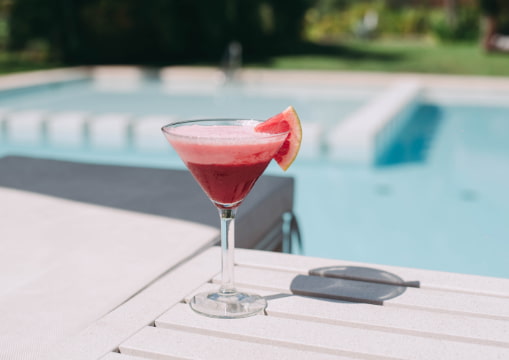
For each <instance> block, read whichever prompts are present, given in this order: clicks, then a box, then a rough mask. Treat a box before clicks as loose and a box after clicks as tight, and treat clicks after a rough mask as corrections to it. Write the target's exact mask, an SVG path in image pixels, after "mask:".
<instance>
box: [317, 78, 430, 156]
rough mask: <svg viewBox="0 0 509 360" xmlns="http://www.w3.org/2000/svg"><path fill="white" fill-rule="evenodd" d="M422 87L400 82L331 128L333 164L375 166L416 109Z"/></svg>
mask: <svg viewBox="0 0 509 360" xmlns="http://www.w3.org/2000/svg"><path fill="white" fill-rule="evenodd" d="M421 91H422V86H421V85H420V83H419V82H418V81H415V80H401V81H399V82H397V83H395V84H393V85H392V86H390V87H389V88H388V89H387V90H385V91H384V92H382V93H381V94H380V95H378V96H376V97H375V98H374V99H372V100H371V101H370V102H368V104H366V105H365V106H363V107H361V108H360V109H359V110H358V111H356V112H354V113H353V114H352V115H350V116H349V117H347V118H346V119H344V120H343V121H342V122H341V123H339V124H338V125H336V126H335V127H334V128H332V130H331V132H330V134H329V135H328V137H327V139H326V141H327V145H328V149H329V155H330V158H331V159H332V160H335V161H337V162H340V163H348V164H358V165H372V164H374V163H375V161H376V160H377V158H378V157H379V156H380V154H382V153H384V151H385V150H386V149H387V147H388V146H389V145H390V144H391V142H392V141H393V140H394V137H395V136H396V135H397V133H398V132H399V130H400V129H401V128H402V127H403V126H404V124H405V121H406V119H408V114H409V113H410V112H411V111H413V110H414V109H415V106H416V103H417V100H418V99H419V97H420V94H421Z"/></svg>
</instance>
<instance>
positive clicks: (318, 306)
mask: <svg viewBox="0 0 509 360" xmlns="http://www.w3.org/2000/svg"><path fill="white" fill-rule="evenodd" d="M216 289H217V285H215V284H206V285H204V286H202V287H201V288H200V289H198V290H197V291H196V292H208V291H212V290H216ZM239 290H242V291H246V292H251V293H257V294H259V295H261V296H264V297H265V298H266V299H267V302H268V306H267V310H266V313H267V314H268V315H269V316H276V317H284V318H291V319H300V320H306V321H314V322H321V323H328V324H334V325H346V326H352V327H357V328H365V329H374V330H381V331H386V332H394V333H401V334H408V335H415V336H422V337H428V338H435V339H444V340H454V341H462V342H467V343H477V344H484V345H492V346H501V347H506V348H509V320H506V321H503V320H493V319H484V318H479V317H475V316H465V315H458V314H448V313H442V312H436V311H428V310H420V309H409V308H396V307H386V306H374V305H370V304H362V303H356V304H352V303H349V302H344V301H332V300H324V299H319V298H311V297H305V296H297V295H290V294H281V293H278V292H274V291H264V290H259V289H246V288H239ZM191 296H192V294H190V295H189V296H188V297H186V300H187V301H188V300H189V298H190V297H191ZM352 309H353V311H352Z"/></svg>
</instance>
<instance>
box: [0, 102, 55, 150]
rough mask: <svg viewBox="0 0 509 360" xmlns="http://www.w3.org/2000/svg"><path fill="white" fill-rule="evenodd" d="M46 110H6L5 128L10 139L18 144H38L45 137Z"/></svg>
mask: <svg viewBox="0 0 509 360" xmlns="http://www.w3.org/2000/svg"><path fill="white" fill-rule="evenodd" d="M46 115H47V112H46V111H44V110H22V111H15V112H10V111H6V112H5V114H4V116H3V126H2V128H3V130H4V131H5V132H6V133H7V134H8V140H9V141H10V142H14V143H17V144H23V145H36V144H40V143H41V142H42V141H43V139H44V120H45V117H46Z"/></svg>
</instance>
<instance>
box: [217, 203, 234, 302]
mask: <svg viewBox="0 0 509 360" xmlns="http://www.w3.org/2000/svg"><path fill="white" fill-rule="evenodd" d="M236 213H237V209H219V216H220V217H221V288H220V289H219V292H220V293H222V294H234V293H235V292H236V290H235V284H234V279H233V265H234V254H233V252H234V249H235V215H236Z"/></svg>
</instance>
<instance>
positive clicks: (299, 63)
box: [248, 41, 509, 76]
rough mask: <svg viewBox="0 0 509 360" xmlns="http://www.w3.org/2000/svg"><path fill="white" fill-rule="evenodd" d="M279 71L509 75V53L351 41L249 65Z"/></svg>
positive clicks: (475, 46) (465, 46)
mask: <svg viewBox="0 0 509 360" xmlns="http://www.w3.org/2000/svg"><path fill="white" fill-rule="evenodd" d="M248 65H252V66H264V67H270V68H276V69H321V70H352V71H384V72H418V73H444V74H464V75H496V76H509V54H499V53H497V54H491V53H490V54H486V53H485V52H484V51H482V49H481V48H480V46H479V45H478V44H457V43H456V44H432V43H425V42H422V41H421V42H417V41H415V42H411V41H349V42H345V43H342V44H341V45H338V46H321V47H320V46H316V47H315V50H314V51H311V52H308V53H304V52H301V53H294V54H289V55H281V56H276V57H273V58H270V59H267V60H266V61H264V62H258V63H252V64H248Z"/></svg>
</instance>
